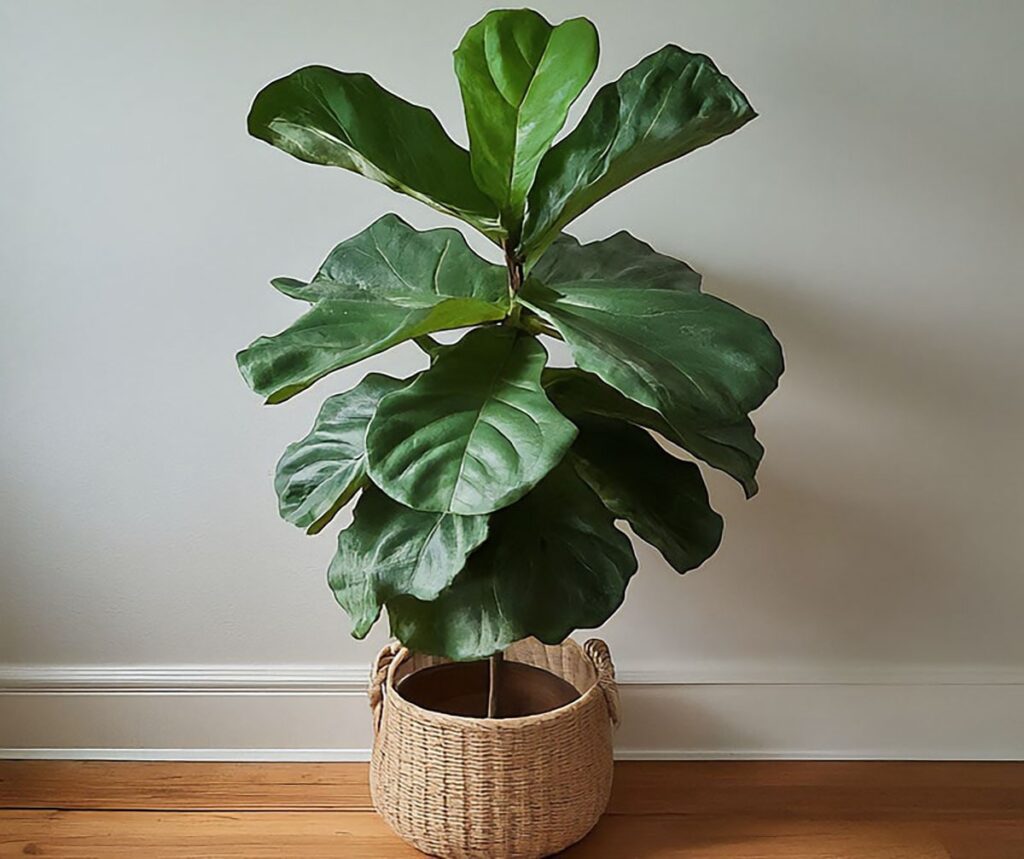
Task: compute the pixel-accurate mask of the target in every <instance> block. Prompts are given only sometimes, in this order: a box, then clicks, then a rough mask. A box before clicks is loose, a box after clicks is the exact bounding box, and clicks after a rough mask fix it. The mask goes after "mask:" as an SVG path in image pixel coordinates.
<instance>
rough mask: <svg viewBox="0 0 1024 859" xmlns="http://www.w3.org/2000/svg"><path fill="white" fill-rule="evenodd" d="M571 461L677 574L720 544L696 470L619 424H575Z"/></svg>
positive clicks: (717, 527) (717, 526) (718, 526)
mask: <svg viewBox="0 0 1024 859" xmlns="http://www.w3.org/2000/svg"><path fill="white" fill-rule="evenodd" d="M579 429H580V432H579V435H578V436H577V438H576V441H575V442H574V443H573V446H572V451H571V454H570V456H571V458H572V462H573V464H574V465H575V467H576V470H577V472H578V473H579V475H580V476H581V477H582V478H583V479H584V480H585V481H586V482H587V483H588V484H589V485H590V488H591V489H593V490H594V491H595V492H596V493H597V494H598V495H599V496H600V498H601V500H602V501H603V502H604V504H605V506H606V507H607V508H608V509H609V510H610V511H611V512H612V513H614V514H615V515H616V516H618V517H619V518H622V519H625V520H626V521H627V522H629V524H630V526H631V527H632V528H633V531H634V532H635V533H636V535H637V536H638V537H640V538H641V539H642V540H646V541H647V542H648V543H650V544H651V545H652V546H654V547H655V548H656V549H658V551H660V552H661V554H662V555H663V556H664V558H665V560H666V561H668V562H669V564H671V565H672V567H673V569H675V571H676V572H677V573H685V572H687V571H688V570H692V569H694V568H696V567H699V566H700V565H701V564H703V563H704V562H705V561H706V560H707V559H708V558H710V557H711V556H712V555H713V554H714V552H715V550H716V549H717V548H718V545H719V543H721V541H722V517H721V516H719V515H718V514H717V513H716V512H715V511H714V510H712V509H711V505H710V504H709V503H708V491H707V488H706V487H705V486H704V478H703V477H701V474H700V469H699V468H698V467H697V466H696V465H694V464H693V463H692V462H683V461H681V460H678V459H676V458H675V457H674V456H672V455H671V454H670V453H668V452H667V451H665V450H663V449H662V448H661V447H660V446H659V445H658V443H657V442H656V441H655V440H654V439H653V438H651V436H650V435H649V434H648V433H647V432H646V431H644V430H642V429H639V428H638V427H635V426H631V425H630V424H627V423H624V422H623V421H616V420H607V419H593V418H591V419H589V420H586V421H582V422H580V423H579Z"/></svg>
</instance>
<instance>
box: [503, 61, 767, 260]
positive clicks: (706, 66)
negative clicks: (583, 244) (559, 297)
mask: <svg viewBox="0 0 1024 859" xmlns="http://www.w3.org/2000/svg"><path fill="white" fill-rule="evenodd" d="M754 116H756V114H755V113H754V110H753V108H751V106H750V103H749V102H748V101H747V99H746V97H745V96H744V95H743V93H741V92H740V91H739V90H738V89H737V88H736V86H735V85H734V84H733V83H732V81H731V80H729V78H727V77H726V76H725V75H723V74H722V73H721V72H720V71H718V69H717V68H716V67H715V64H714V63H713V62H712V61H711V60H710V59H709V58H708V57H705V56H703V55H701V54H691V53H689V52H688V51H684V50H683V49H682V48H679V47H677V46H675V45H667V46H665V47H664V48H662V49H661V50H660V51H658V52H657V53H654V54H651V55H650V56H649V57H646V58H645V59H643V60H641V61H640V62H639V63H638V64H637V65H636V66H634V67H633V68H631V69H630V70H629V71H627V72H626V73H625V74H624V75H623V76H622V77H621V78H619V80H617V81H616V82H614V83H611V84H608V85H606V86H604V87H602V88H601V89H600V90H599V91H598V93H597V95H596V96H595V97H594V100H593V102H592V103H591V105H590V107H589V108H588V109H587V112H586V114H585V115H584V117H583V119H582V120H580V123H579V125H578V126H577V127H576V128H575V129H573V131H572V132H571V133H570V134H568V135H567V136H566V137H565V138H564V139H563V140H561V141H559V142H558V143H557V144H556V145H555V146H554V147H552V148H551V150H550V151H549V152H548V153H547V154H546V155H545V156H544V158H543V159H542V161H541V164H540V167H539V168H538V170H537V177H536V181H535V182H534V185H533V188H532V190H531V191H530V195H529V204H528V206H527V211H528V215H527V218H526V226H525V228H524V231H523V240H522V246H523V248H524V249H525V251H526V256H527V258H528V261H529V262H533V261H535V260H536V259H537V258H538V257H539V256H540V254H541V253H543V251H544V249H545V248H546V247H547V246H548V245H549V244H550V243H551V242H552V241H554V239H555V238H556V236H557V235H558V233H559V232H560V231H561V230H562V229H563V228H564V227H565V225H566V224H568V223H569V222H570V221H572V220H573V219H574V218H576V217H578V216H579V215H581V214H582V213H583V212H585V211H586V210H587V209H589V208H590V207H591V206H593V205H594V203H596V202H597V201H598V200H600V199H602V198H603V197H606V196H608V195H609V194H611V193H612V192H613V191H615V190H616V189H618V188H621V187H622V186H623V185H625V184H627V183H628V182H630V181H632V180H633V179H635V178H636V177H638V176H640V175H642V174H644V173H646V172H647V171H649V170H652V169H654V168H655V167H658V166H659V165H661V164H665V163H666V162H668V161H672V160H674V159H676V158H679V157H681V156H683V155H686V154H687V153H688V152H692V151H693V150H694V149H697V148H699V147H701V146H705V145H706V144H708V143H711V142H712V141H714V140H716V139H717V138H719V137H722V136H724V135H726V134H730V133H732V132H733V131H736V130H737V129H738V128H740V127H741V126H743V125H744V124H745V123H747V122H749V121H750V120H751V119H753V118H754Z"/></svg>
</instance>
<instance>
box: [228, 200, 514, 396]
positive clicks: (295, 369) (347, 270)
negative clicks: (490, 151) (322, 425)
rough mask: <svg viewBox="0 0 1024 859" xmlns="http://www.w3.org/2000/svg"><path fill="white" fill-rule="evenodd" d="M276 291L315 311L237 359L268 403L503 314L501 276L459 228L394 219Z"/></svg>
mask: <svg viewBox="0 0 1024 859" xmlns="http://www.w3.org/2000/svg"><path fill="white" fill-rule="evenodd" d="M274 285H275V286H276V287H277V288H278V289H279V290H281V291H282V292H285V293H286V294H288V295H290V296H292V297H294V298H300V299H303V300H305V301H308V302H310V303H311V304H312V305H313V307H312V309H311V310H309V311H308V312H307V313H306V314H305V315H304V316H302V317H301V318H299V319H298V321H296V322H295V323H294V324H293V325H291V326H290V327H289V328H287V329H285V330H284V331H282V332H281V333H280V334H276V335H274V336H272V337H261V338H259V339H258V340H256V341H255V342H254V343H252V344H251V345H250V346H249V348H248V349H245V350H244V351H242V352H240V353H239V355H238V365H239V369H240V370H241V371H242V375H243V376H244V377H245V380H246V381H247V382H248V383H249V385H250V387H252V389H253V390H254V391H256V392H257V393H258V394H262V395H264V396H265V397H266V398H267V402H268V403H279V402H282V401H284V400H286V399H288V398H289V397H292V396H294V395H295V394H297V393H299V392H300V391H303V390H305V389H306V388H308V387H309V386H310V385H312V384H313V383H314V382H315V381H316V380H317V379H320V378H322V377H323V376H325V375H327V374H328V373H331V372H333V371H335V370H338V369H341V368H342V367H347V366H349V365H350V364H354V363H356V362H357V361H361V360H363V359H364V358H368V357H370V356H371V355H375V354H377V353H378V352H383V351H384V350H386V349H389V348H391V347H392V346H395V345H397V344H398V343H401V342H403V341H405V340H411V339H413V338H415V337H418V336H421V335H423V334H429V333H431V332H434V331H442V330H444V329H449V328H462V327H464V326H467V325H476V324H478V323H480V322H488V321H494V320H498V319H502V318H503V317H504V316H505V315H506V314H507V313H508V291H507V288H506V286H505V281H504V273H503V269H501V268H499V267H498V266H495V265H492V264H491V263H488V262H485V261H484V260H482V259H480V257H478V256H477V255H476V254H474V253H473V252H472V251H471V250H470V249H469V247H468V245H467V244H466V240H465V239H464V238H463V237H462V235H461V233H459V232H458V231H457V230H452V229H441V230H428V231H426V232H418V231H417V230H414V229H413V228H412V227H410V226H409V225H408V224H406V223H405V222H404V221H402V219H401V218H399V217H397V216H396V215H385V216H384V217H383V218H381V219H380V220H378V221H376V222H375V223H374V224H372V225H370V226H369V227H368V228H367V229H366V230H364V231H363V232H362V233H360V234H359V235H357V236H355V237H353V238H351V239H348V240H347V241H344V242H342V243H341V244H340V245H338V246H337V247H336V248H335V249H334V250H333V251H331V254H330V256H329V257H328V258H327V260H326V261H325V262H324V264H323V265H322V266H321V267H320V271H318V272H317V274H316V277H314V278H313V280H312V281H310V282H309V283H308V284H305V285H303V284H302V282H301V281H297V280H294V279H290V278H289V279H285V278H278V279H277V280H276V281H275V282H274Z"/></svg>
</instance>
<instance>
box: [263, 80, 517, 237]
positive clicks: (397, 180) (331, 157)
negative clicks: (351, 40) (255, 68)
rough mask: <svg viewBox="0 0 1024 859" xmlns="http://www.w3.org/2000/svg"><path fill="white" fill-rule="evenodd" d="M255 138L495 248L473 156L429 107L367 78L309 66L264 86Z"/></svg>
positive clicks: (496, 229) (492, 216) (492, 214)
mask: <svg viewBox="0 0 1024 859" xmlns="http://www.w3.org/2000/svg"><path fill="white" fill-rule="evenodd" d="M249 133H250V134H251V135H252V136H253V137H258V138H259V139H260V140H265V141H266V142H267V143H270V144H271V145H273V146H276V147H277V148H278V149H282V150H284V151H285V152H287V153H288V154H289V155H294V156H295V157H296V158H299V159H301V160H302V161H308V162H309V163H311V164H323V165H328V166H332V167H343V168H345V169H346V170H352V171H354V172H356V173H361V174H362V175H363V176H367V177H369V178H370V179H374V180H376V181H378V182H382V183H383V184H385V185H387V186H388V187H390V188H393V189H394V190H396V191H400V192H401V193H403V194H408V195H409V196H410V197H414V198H415V199H417V200H420V201H421V202H423V203H426V204H427V205H428V206H433V207H434V208H435V209H438V210H440V211H442V212H444V213H446V214H449V215H454V216H455V217H457V218H461V219H462V220H464V221H466V222H467V223H469V224H472V225H473V226H474V227H476V228H477V229H478V230H480V231H481V232H482V233H484V234H485V235H487V236H488V237H490V238H491V239H492V240H494V241H495V242H498V243H500V242H501V240H502V239H503V238H504V232H503V231H502V229H501V227H500V226H499V223H498V212H497V209H496V208H495V206H494V204H493V203H492V202H491V201H490V200H489V199H488V198H487V197H486V195H484V194H483V193H482V192H481V191H480V189H479V188H477V187H476V183H475V182H474V181H473V174H472V170H471V169H470V164H469V153H468V152H466V150H465V149H463V148H462V147H461V146H459V145H458V144H457V143H455V142H454V141H453V140H452V139H451V138H450V137H449V136H448V135H447V133H446V132H445V130H444V128H442V127H441V123H440V122H438V120H437V117H436V116H434V114H433V113H431V112H430V111H429V110H427V108H425V107H418V106H417V105H414V104H410V103H409V102H407V101H405V100H404V99H401V98H399V97H398V96H396V95H394V94H393V93H390V92H388V91H387V90H386V89H384V88H383V87H382V86H380V84H378V83H377V82H376V81H375V80H374V79H373V78H371V77H370V76H369V75H364V74H353V73H350V72H339V71H336V70H334V69H329V68H325V67H324V66H308V67H307V68H303V69H299V70H298V71H295V72H292V73H291V74H290V75H288V76H287V77H283V78H281V79H280V80H276V81H274V82H273V83H271V84H268V85H267V86H266V87H264V88H263V89H262V90H261V91H260V92H259V94H258V95H257V96H256V100H255V101H254V102H253V105H252V109H251V110H250V111H249Z"/></svg>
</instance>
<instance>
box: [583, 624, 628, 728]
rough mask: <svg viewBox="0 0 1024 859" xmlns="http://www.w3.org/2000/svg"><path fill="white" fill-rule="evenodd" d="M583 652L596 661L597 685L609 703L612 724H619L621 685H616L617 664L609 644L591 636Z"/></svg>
mask: <svg viewBox="0 0 1024 859" xmlns="http://www.w3.org/2000/svg"><path fill="white" fill-rule="evenodd" d="M583 652H584V653H585V654H586V656H587V659H589V660H590V661H591V662H592V663H594V668H595V669H596V671H597V685H598V686H599V687H600V689H601V692H602V694H603V695H604V700H605V704H607V705H608V716H609V718H610V719H611V720H612V725H614V726H615V727H616V728H617V727H618V726H619V687H618V686H616V685H615V666H614V665H613V664H612V655H611V653H609V652H608V645H607V644H605V643H604V642H603V641H602V640H601V639H600V638H591V639H590V640H589V641H587V643H586V644H584V645H583Z"/></svg>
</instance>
